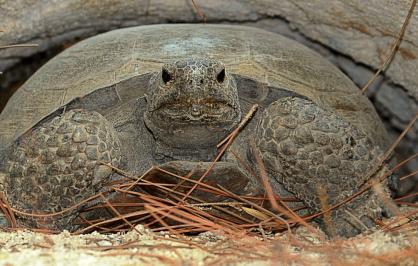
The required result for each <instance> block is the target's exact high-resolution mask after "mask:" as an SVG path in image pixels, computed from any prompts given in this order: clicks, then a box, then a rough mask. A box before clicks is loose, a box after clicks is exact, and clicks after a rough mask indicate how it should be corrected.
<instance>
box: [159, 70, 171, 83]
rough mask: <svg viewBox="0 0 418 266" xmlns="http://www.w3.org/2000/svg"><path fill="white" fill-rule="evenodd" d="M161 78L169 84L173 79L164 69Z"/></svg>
mask: <svg viewBox="0 0 418 266" xmlns="http://www.w3.org/2000/svg"><path fill="white" fill-rule="evenodd" d="M161 78H162V79H163V81H164V83H165V84H167V83H168V82H169V81H170V80H172V79H173V77H172V76H171V75H170V73H168V71H167V69H165V68H163V70H162V73H161Z"/></svg>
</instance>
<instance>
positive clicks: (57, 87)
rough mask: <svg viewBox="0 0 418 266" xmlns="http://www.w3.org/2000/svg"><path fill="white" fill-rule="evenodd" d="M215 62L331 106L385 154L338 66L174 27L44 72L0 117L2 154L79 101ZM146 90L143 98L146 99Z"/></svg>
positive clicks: (105, 40) (129, 34)
mask: <svg viewBox="0 0 418 266" xmlns="http://www.w3.org/2000/svg"><path fill="white" fill-rule="evenodd" d="M203 56H205V57H210V58H215V59H219V60H221V61H223V63H224V64H225V65H226V67H227V70H228V71H230V72H232V73H236V74H240V75H243V76H247V77H249V78H251V79H254V80H257V81H259V82H262V83H265V84H267V85H269V86H273V87H281V88H287V89H289V90H292V91H294V92H296V93H299V94H302V95H304V96H306V97H307V98H309V99H311V100H312V101H314V102H316V103H319V104H322V105H325V106H328V107H329V108H331V109H333V110H335V111H336V113H338V114H339V115H341V116H342V117H343V118H345V119H346V120H348V121H349V122H351V123H352V124H354V125H355V126H357V127H359V128H361V129H362V130H363V131H365V132H366V133H367V134H369V135H370V136H372V138H373V139H375V141H376V143H377V144H378V145H380V146H381V147H385V146H386V145H387V135H386V132H385V130H384V128H383V125H382V123H381V122H380V120H379V118H378V116H377V114H376V112H375V110H374V107H373V106H372V104H371V103H370V101H369V100H368V99H367V97H365V96H362V95H360V94H359V89H358V88H357V87H356V86H355V85H354V84H353V82H352V81H351V80H350V79H349V78H348V77H346V76H345V75H344V74H343V73H342V72H341V71H340V70H338V69H337V68H336V67H335V66H334V65H332V64H331V63H330V62H328V61H327V60H326V59H324V58H323V57H321V56H320V55H319V54H317V53H316V52H314V51H312V50H310V49H308V48H307V47H305V46H303V45H301V44H299V43H297V42H295V41H292V40H289V39H287V38H285V37H283V36H280V35H277V34H274V33H270V32H267V31H264V30H260V29H256V28H250V27H243V26H230V25H202V24H177V25H175V24H170V25H164V24H162V25H161V24H160V25H152V26H140V27H133V28H125V29H119V30H114V31H111V32H107V33H104V34H101V35H98V36H95V37H92V38H89V39H87V40H84V41H82V42H80V43H78V44H76V45H74V46H72V47H70V48H68V49H67V50H65V51H64V52H62V53H61V54H59V55H58V56H56V57H55V58H53V59H52V60H50V61H49V62H48V63H47V64H45V65H44V66H43V67H42V68H41V69H39V70H38V71H37V72H36V73H35V74H34V75H33V76H32V77H31V78H30V79H29V80H28V81H27V82H26V83H25V84H24V85H23V86H22V87H21V88H20V89H19V90H18V91H17V92H16V93H15V94H14V95H13V97H12V98H11V99H10V100H9V102H8V104H7V105H6V107H5V109H4V111H3V112H2V113H1V114H0V147H1V148H0V153H1V150H2V149H3V148H4V147H6V146H8V145H10V144H11V143H12V142H13V141H14V140H15V139H16V138H17V137H19V136H20V135H22V134H23V133H24V132H26V131H27V130H29V129H30V128H31V127H32V126H33V125H35V124H36V123H37V122H39V121H40V120H41V119H43V118H44V117H45V116H47V115H48V114H50V113H51V112H53V111H55V110H57V109H58V108H59V107H61V106H63V105H65V104H66V103H68V102H69V101H71V100H73V99H74V98H76V97H82V96H84V95H86V94H88V93H91V92H93V91H95V90H97V89H100V88H103V87H108V86H110V85H112V84H116V83H118V82H120V81H123V80H126V79H129V78H131V77H134V76H138V75H142V74H145V73H149V72H155V71H158V70H159V68H160V67H161V65H162V64H163V63H164V62H166V61H168V60H173V59H176V58H184V57H203ZM141 94H143V90H138V96H142V95H141Z"/></svg>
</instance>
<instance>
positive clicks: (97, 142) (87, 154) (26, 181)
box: [5, 110, 121, 230]
mask: <svg viewBox="0 0 418 266" xmlns="http://www.w3.org/2000/svg"><path fill="white" fill-rule="evenodd" d="M120 160H121V151H120V143H119V140H118V139H117V137H116V136H115V132H114V129H113V127H112V125H110V124H109V123H108V122H107V121H106V120H105V119H104V118H103V117H102V116H101V115H100V114H98V113H96V112H87V111H83V110H71V111H69V112H66V113H65V114H63V115H62V116H59V117H55V118H54V119H53V120H52V121H48V122H45V123H42V124H41V125H40V126H39V127H37V128H35V129H34V130H33V131H32V132H28V133H27V134H25V135H24V136H22V137H21V139H20V143H19V145H17V147H16V148H15V149H14V151H13V153H12V154H11V156H10V158H9V160H8V162H7V163H6V165H7V166H6V182H5V183H6V189H5V191H6V193H7V194H6V196H7V198H8V200H9V202H11V204H12V206H13V207H15V208H17V209H18V210H21V211H25V212H29V213H31V212H35V213H36V212H59V211H62V210H63V209H65V208H68V207H70V206H73V205H74V204H77V203H79V202H81V201H82V200H84V199H86V198H88V197H91V196H93V195H94V194H95V193H97V192H98V191H100V190H101V189H102V187H103V185H104V184H105V183H106V182H107V181H109V178H110V175H111V173H112V169H111V168H110V167H108V166H105V165H103V164H100V163H99V161H103V162H105V163H111V164H112V165H115V166H116V165H119V163H120ZM76 215H77V210H75V211H74V212H70V213H69V214H66V216H65V217H62V218H60V219H57V218H56V217H55V218H53V219H46V220H43V221H42V220H39V221H38V224H42V225H43V226H44V227H46V228H50V229H59V230H63V229H69V228H71V227H72V226H73V225H72V224H71V221H72V220H73V219H74V218H75V216H76ZM19 217H22V216H19ZM19 222H20V224H21V225H25V226H29V227H37V226H36V222H35V220H34V219H25V218H20V221H19ZM38 226H39V225H38Z"/></svg>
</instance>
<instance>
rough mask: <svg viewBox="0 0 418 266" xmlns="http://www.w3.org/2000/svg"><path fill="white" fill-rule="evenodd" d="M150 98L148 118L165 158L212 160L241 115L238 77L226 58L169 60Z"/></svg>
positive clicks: (155, 78) (152, 84)
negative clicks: (228, 69)
mask: <svg viewBox="0 0 418 266" xmlns="http://www.w3.org/2000/svg"><path fill="white" fill-rule="evenodd" d="M147 101H148V106H147V111H146V112H145V116H144V120H145V123H146V125H147V127H148V128H149V129H150V130H151V131H152V133H153V135H154V137H155V138H156V142H157V145H158V146H157V149H156V154H155V155H156V156H158V157H161V161H162V159H163V158H165V160H167V159H185V160H194V161H197V160H203V161H210V160H211V158H213V157H214V156H215V153H216V149H215V147H216V144H217V143H219V141H221V140H222V138H223V137H225V136H226V135H227V134H228V133H229V132H230V131H231V129H232V128H233V127H234V126H236V125H237V124H238V123H239V121H240V119H241V108H240V105H239V99H238V91H237V87H236V84H235V80H234V79H233V78H232V77H231V76H230V75H229V74H226V72H225V66H224V65H223V64H222V63H221V62H219V61H216V60H211V59H207V58H204V59H197V58H196V59H185V60H178V61H175V62H173V63H168V64H165V65H164V66H163V67H162V70H161V71H160V72H158V73H157V74H155V75H154V76H153V77H152V78H151V80H150V86H149V88H148V93H147Z"/></svg>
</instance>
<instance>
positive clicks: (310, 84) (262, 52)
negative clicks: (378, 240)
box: [0, 25, 386, 236]
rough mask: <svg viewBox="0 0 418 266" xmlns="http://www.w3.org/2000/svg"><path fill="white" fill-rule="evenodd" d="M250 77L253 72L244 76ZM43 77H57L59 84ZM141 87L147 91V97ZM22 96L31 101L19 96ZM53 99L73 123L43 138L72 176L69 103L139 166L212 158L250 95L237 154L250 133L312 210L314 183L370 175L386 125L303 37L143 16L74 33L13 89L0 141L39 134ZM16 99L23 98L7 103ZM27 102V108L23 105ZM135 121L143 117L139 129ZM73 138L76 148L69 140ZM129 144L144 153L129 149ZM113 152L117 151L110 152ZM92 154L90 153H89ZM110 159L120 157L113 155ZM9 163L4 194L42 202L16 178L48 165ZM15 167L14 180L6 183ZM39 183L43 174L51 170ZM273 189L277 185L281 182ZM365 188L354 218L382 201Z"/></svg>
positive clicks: (330, 184) (28, 148)
mask: <svg viewBox="0 0 418 266" xmlns="http://www.w3.org/2000/svg"><path fill="white" fill-rule="evenodd" d="M260 40H263V42H260ZM132 42H133V48H132ZM115 45H117V46H116V47H117V48H118V49H115ZM128 47H129V48H128ZM186 51H187V54H185V53H186ZM80 54H81V55H82V56H80ZM194 56H199V57H196V58H194ZM126 60H128V62H127V61H126ZM123 71H125V72H123ZM150 72H151V73H155V74H152V75H150V74H149V73H150ZM118 73H119V74H118ZM148 77H151V78H148ZM124 78H125V79H124ZM250 79H251V80H252V81H251V82H249V81H246V80H250ZM52 80H54V82H51V81H52ZM129 80H132V82H129ZM51 84H57V85H56V86H58V89H57V88H55V87H54V86H55V85H51ZM129 84H130V85H129ZM237 84H240V86H237ZM48 86H49V87H48ZM45 92H47V93H50V94H46V95H48V99H44V98H42V96H43V95H45ZM60 92H61V93H64V94H60ZM145 93H146V95H145ZM59 95H60V97H58V96H59ZM19 96H20V97H22V98H17V97H19ZM23 96H24V97H23ZM142 96H146V97H145V99H146V101H145V100H144V99H143V98H142ZM289 96H291V97H289ZM28 97H31V100H33V101H27V100H25V99H27V98H28ZM141 99H142V100H141ZM46 100H49V101H47V102H45V101H46ZM52 100H54V101H56V100H60V102H61V103H62V104H61V105H59V107H61V106H65V107H66V108H68V110H70V111H68V110H67V111H68V112H67V113H66V114H65V115H64V116H63V117H62V118H58V120H57V121H61V120H62V121H64V122H63V126H62V127H63V130H64V132H65V131H66V130H70V132H69V133H68V136H66V135H65V134H66V133H64V134H63V133H61V132H60V128H61V125H60V126H59V127H58V126H57V127H56V128H54V130H55V133H54V134H55V135H58V136H59V138H60V140H61V141H62V142H64V143H61V144H57V145H59V146H60V147H58V146H57V145H55V146H54V145H52V146H53V149H56V152H55V154H57V155H59V156H61V157H63V158H58V159H59V161H62V162H63V164H64V166H68V167H67V168H66V167H63V168H62V169H63V170H60V171H62V172H59V173H58V174H59V175H64V176H65V175H66V174H71V175H74V177H75V174H74V173H75V172H76V171H77V170H75V169H71V167H72V163H73V161H75V163H74V164H75V165H76V166H75V167H73V168H76V167H78V165H79V164H80V163H81V164H82V162H84V160H83V159H80V158H78V157H76V156H77V155H75V154H76V153H79V154H80V153H81V154H85V155H86V156H87V157H88V158H89V153H88V152H87V148H86V150H85V151H84V150H83V149H84V147H83V145H82V144H79V143H78V142H77V143H65V139H70V138H72V141H74V137H75V141H81V139H83V138H82V136H83V134H81V133H78V131H77V130H76V128H73V124H72V123H73V122H74V123H76V124H77V123H79V122H77V121H73V120H74V118H70V117H71V116H72V115H70V114H71V112H74V113H75V114H74V116H76V115H78V114H84V116H86V117H93V119H86V121H87V125H84V124H83V126H89V125H91V124H95V125H97V126H99V128H104V129H103V131H106V132H107V133H106V138H104V137H102V136H100V134H99V137H100V139H101V140H103V141H104V142H106V146H105V147H107V149H111V148H112V149H113V148H114V149H115V151H118V150H120V149H119V148H118V147H119V146H121V147H123V149H122V150H121V151H120V152H121V154H124V155H127V156H124V158H123V159H122V162H121V163H122V164H123V165H128V166H130V167H128V169H126V170H127V171H129V172H135V173H139V174H140V173H141V171H140V170H139V167H141V165H147V164H148V165H149V164H154V163H168V162H170V161H173V160H175V161H186V163H185V165H183V167H179V169H180V168H187V167H188V164H189V163H188V161H192V162H196V161H206V162H207V161H209V160H212V159H213V155H214V154H215V153H216V146H215V144H216V143H217V142H218V141H219V140H221V139H223V138H224V137H225V136H226V135H228V134H229V133H230V132H231V130H232V129H233V128H234V126H235V125H237V124H238V123H239V122H240V119H241V114H242V113H246V112H247V111H248V108H249V106H251V105H252V104H254V103H257V104H259V105H260V106H262V107H264V108H266V110H265V112H264V113H263V114H261V115H260V114H256V116H255V117H254V118H253V120H251V122H250V123H249V124H248V125H247V127H246V128H245V129H244V130H243V132H242V134H241V135H243V136H246V138H247V139H246V140H244V141H241V142H240V146H241V147H240V150H239V153H240V154H239V155H240V156H242V157H245V156H246V155H247V154H248V153H250V151H251V149H250V146H249V140H250V139H255V140H256V142H258V143H257V144H258V146H259V149H260V150H261V155H262V157H263V160H264V162H265V165H266V169H267V170H268V172H269V173H270V175H271V176H270V179H271V180H270V181H271V182H272V183H273V187H274V188H275V189H276V188H278V187H279V185H283V186H284V188H285V189H286V190H287V192H288V193H290V194H291V195H296V197H298V198H299V199H301V200H303V201H304V202H305V204H306V205H307V207H309V208H310V211H312V212H315V211H318V210H319V209H320V205H321V202H319V198H320V197H318V191H317V187H318V185H319V186H320V187H321V188H322V189H323V190H324V192H323V194H324V195H325V196H326V197H327V200H328V204H330V205H332V204H334V203H336V202H339V201H341V200H343V199H344V198H346V197H347V196H349V195H351V194H353V193H354V192H355V191H357V190H358V189H359V188H360V187H361V186H362V185H363V184H364V183H365V182H366V181H367V180H366V179H368V175H367V174H366V172H367V171H368V170H369V169H370V168H371V166H372V165H373V164H374V163H375V161H376V159H377V156H378V155H380V150H381V149H384V148H385V146H386V133H385V131H384V129H383V127H382V124H381V122H380V121H379V120H378V118H377V115H376V113H375V112H374V109H373V107H372V106H371V105H370V102H369V101H368V100H367V98H366V97H364V96H361V95H360V94H359V93H358V91H357V90H356V88H355V86H354V85H353V84H352V83H351V82H350V81H349V80H348V79H347V78H346V77H345V76H344V75H343V74H342V73H340V72H339V71H338V70H337V69H335V68H334V67H333V66H332V65H330V64H329V63H328V62H327V61H325V60H323V59H322V58H321V57H320V56H318V55H317V54H315V53H314V52H312V51H309V50H307V49H306V48H305V47H303V46H300V45H298V44H296V43H293V42H291V41H289V40H287V39H285V38H281V37H279V36H277V35H274V34H271V33H267V32H264V31H259V30H255V29H251V28H246V27H232V26H217V25H216V26H215V25H212V26H196V25H176V26H174V25H170V26H167V25H165V26H150V27H141V28H133V29H124V30H119V31H114V32H111V33H107V34H104V35H101V36H97V37H95V38H92V39H91V40H86V41H84V42H82V43H80V44H78V45H75V46H73V47H71V48H70V49H68V50H67V51H66V52H64V53H63V54H61V55H60V56H58V57H57V58H55V59H53V60H51V62H49V63H48V64H46V65H45V66H44V68H43V69H42V70H41V71H40V72H39V73H38V74H37V75H35V76H34V77H33V78H32V79H31V81H29V82H28V83H26V84H25V85H24V86H23V87H22V88H21V89H20V90H19V91H18V93H17V94H16V95H15V96H14V97H13V98H12V100H11V102H10V105H8V106H6V108H5V111H4V112H3V113H2V114H1V115H0V116H1V118H3V119H4V120H0V126H2V127H0V128H1V130H0V132H1V133H2V138H1V139H0V144H2V143H4V144H5V147H7V146H9V145H11V144H13V143H16V138H15V137H14V135H13V134H15V133H16V132H17V133H18V136H19V137H18V138H17V142H18V147H17V148H16V150H17V151H18V150H20V149H23V150H24V151H23V153H24V154H25V156H26V157H29V154H32V153H33V152H32V150H33V148H34V146H33V145H34V144H33V143H36V139H37V138H39V136H41V135H42V134H43V133H42V134H40V133H37V132H42V128H44V127H45V128H48V127H49V125H50V124H51V123H52V125H53V123H54V122H48V121H50V119H53V117H54V116H57V112H58V111H59V110H58V111H57V108H56V107H55V105H56V104H57V103H54V102H53V101H52ZM13 103H21V104H22V106H20V108H15V106H13ZM42 103H45V105H42ZM31 108H32V110H35V112H29V111H28V110H31ZM78 108H83V109H86V110H88V111H82V110H79V109H78ZM64 110H65V108H64ZM13 111H15V113H13ZM96 112H97V113H96ZM58 116H59V117H61V116H60V115H59V114H58ZM103 117H106V118H103ZM71 119H72V120H71ZM67 120H71V121H70V122H71V123H67ZM52 121H55V120H52ZM19 123H20V124H19ZM57 123H58V122H57ZM59 123H61V122H59ZM144 124H145V125H146V126H147V128H148V129H144V127H145V126H144ZM3 126H5V127H3ZM25 127H33V128H34V131H33V133H30V134H32V135H29V136H33V137H32V138H31V139H30V141H29V142H24V141H21V139H24V138H23V137H24V136H21V135H22V132H24V131H23V128H25ZM113 128H114V130H113ZM44 130H46V129H44ZM38 135H39V136H38ZM70 135H71V136H70ZM73 135H74V136H73ZM50 137H51V138H54V136H50ZM63 140H64V141H63ZM108 141H110V142H109V143H108ZM118 141H120V145H118V144H117V143H118ZM19 142H20V143H19ZM99 145H100V144H99ZM79 146H81V147H80V149H81V152H78V151H77V150H78V149H79ZM38 147H42V146H40V145H36V147H35V150H37V149H38ZM61 147H62V148H61ZM99 148H100V146H99ZM3 150H4V151H5V152H2V151H3ZM61 150H62V152H61ZM104 150H106V148H105V149H104ZM127 151H128V152H127ZM109 152H111V151H109ZM35 153H36V152H35ZM138 153H141V154H142V155H143V154H151V156H150V157H147V156H143V157H141V156H136V155H135V154H138ZM4 155H9V153H8V149H4V148H3V147H1V148H0V158H1V157H3V156H4ZM80 156H83V155H80ZM15 157H16V156H15ZM125 157H126V158H125ZM226 157H228V154H227V156H226ZM114 158H119V154H116V155H115V156H113V157H112V159H114ZM137 158H142V159H141V160H139V161H138V160H137ZM96 159H97V158H92V159H91V160H92V161H93V162H95V163H96V162H97V161H96ZM222 160H227V158H222ZM13 161H16V159H13ZM87 161H89V160H87ZM25 163H26V162H23V163H21V162H17V163H16V164H14V165H15V166H13V167H15V168H18V169H19V167H21V165H25ZM112 163H116V164H119V159H117V160H115V161H114V162H112ZM186 164H187V165H186ZM252 166H254V167H255V165H254V164H253V165H252ZM6 168H7V169H6V171H7V172H8V173H10V174H9V178H6V185H7V190H8V193H7V194H8V195H9V197H10V196H11V197H14V198H10V201H11V202H12V203H13V205H14V206H18V207H20V208H23V209H29V208H30V207H31V206H32V207H33V208H34V209H37V208H38V207H39V208H40V209H44V210H45V209H48V208H50V207H48V206H45V205H43V204H44V202H45V201H41V200H40V198H42V194H33V195H32V197H29V200H26V199H25V196H24V192H23V189H22V186H23V185H22V183H24V184H25V185H29V186H30V187H37V183H39V181H40V180H43V179H44V177H45V176H46V177H48V178H47V180H49V179H50V180H55V178H54V175H55V174H50V173H48V172H47V171H46V170H42V171H45V174H40V176H38V177H36V178H32V177H33V176H29V175H24V177H23V178H20V177H19V176H18V175H16V176H17V177H18V178H14V176H13V178H10V176H12V175H14V171H13V168H10V167H6ZM27 168H28V169H29V167H27ZM0 169H2V164H0ZM42 169H43V168H42ZM45 169H46V168H45ZM66 169H69V170H70V171H69V173H67V172H65V171H66ZM224 170H228V171H226V172H246V170H243V169H242V170H238V171H237V169H224ZM99 172H100V173H105V174H103V175H102V174H100V176H102V178H103V179H100V178H99V179H100V180H106V179H107V178H110V177H109V175H110V174H111V171H109V169H104V170H103V171H99ZM95 174H97V173H95V172H94V171H93V170H90V172H88V171H87V172H86V173H85V175H86V176H87V181H86V180H84V179H83V180H80V183H82V185H81V186H80V187H82V188H83V189H85V191H83V194H82V196H83V198H85V197H87V196H89V195H92V194H93V193H95V192H97V191H98V190H99V189H100V187H101V186H102V185H103V183H99V182H95V180H96V179H95V178H94V175H95ZM35 176H36V175H35ZM247 177H248V179H249V180H247V181H249V182H247V181H245V180H246V179H245V178H242V180H244V181H245V182H247V183H248V184H254V183H255V182H256V178H255V177H254V176H252V175H250V174H249V173H247ZM220 178H222V177H220ZM15 179H16V180H17V181H19V180H21V183H20V184H14V183H13V182H16V181H15ZM57 180H58V179H57ZM75 180H76V181H74V183H77V184H78V182H77V179H75ZM85 182H87V183H85ZM337 184H338V185H337ZM45 186H49V184H48V182H47V183H46V184H45ZM63 186H64V188H61V189H65V190H68V187H71V184H63ZM251 190H252V188H251V189H247V191H251ZM255 190H256V189H254V191H255ZM276 192H277V193H279V194H280V192H281V190H279V189H277V190H276ZM65 193H67V194H68V191H66V192H65ZM65 193H64V194H63V195H67V194H65ZM319 194H320V193H319ZM48 197H53V195H50V196H48ZM363 197H364V198H361V200H360V201H358V203H353V205H350V206H348V207H347V209H346V210H352V209H353V210H352V211H353V212H354V215H356V216H358V217H359V219H360V218H363V217H362V216H364V219H365V220H371V219H373V218H375V217H378V216H379V215H380V211H381V210H380V207H379V202H378V201H377V199H376V197H375V196H374V195H370V196H368V195H364V196H363ZM63 198H64V199H65V198H66V196H64V197H63ZM54 200H57V202H56V203H54V201H51V202H53V203H54V204H52V206H55V207H56V208H64V207H65V206H68V205H66V204H67V203H68V204H71V203H75V202H76V201H73V202H70V201H68V202H65V204H64V202H63V203H61V202H60V199H58V198H54ZM32 202H33V204H32ZM28 204H29V205H28ZM51 210H52V209H51ZM54 210H55V209H54ZM333 214H334V215H336V213H333ZM350 217H351V216H350V215H348V214H347V213H346V212H345V210H344V211H340V213H338V216H334V218H335V219H334V221H335V229H336V232H337V234H339V235H345V236H350V235H353V234H355V233H357V232H359V229H358V225H355V224H353V222H352V219H351V218H350ZM66 222H68V221H67V220H66V221H65V223H64V222H57V224H55V225H52V226H55V227H57V228H59V229H62V228H66V226H71V224H67V223H66ZM347 222H348V224H347ZM351 224H352V225H353V226H351ZM369 224H370V223H369ZM360 230H363V229H362V228H360Z"/></svg>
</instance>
